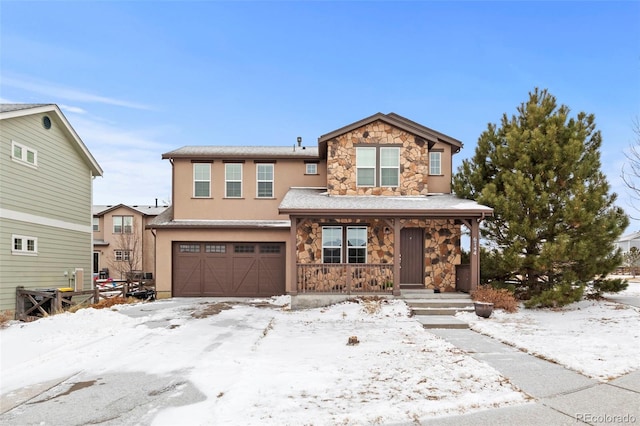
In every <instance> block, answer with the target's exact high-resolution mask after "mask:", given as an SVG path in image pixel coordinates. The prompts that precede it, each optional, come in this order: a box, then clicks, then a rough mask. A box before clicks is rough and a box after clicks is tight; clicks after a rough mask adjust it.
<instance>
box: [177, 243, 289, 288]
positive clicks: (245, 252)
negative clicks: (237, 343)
mask: <svg viewBox="0 0 640 426" xmlns="http://www.w3.org/2000/svg"><path fill="white" fill-rule="evenodd" d="M284 281H285V245H284V243H224V242H211V243H201V242H176V243H174V244H173V296H175V297H196V296H209V297H220V296H225V297H269V296H274V295H279V294H284V293H285V282H284Z"/></svg>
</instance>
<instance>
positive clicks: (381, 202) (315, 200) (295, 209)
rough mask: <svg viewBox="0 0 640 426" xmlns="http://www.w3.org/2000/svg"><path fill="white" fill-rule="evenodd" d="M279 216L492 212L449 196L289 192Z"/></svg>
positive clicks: (458, 215)
mask: <svg viewBox="0 0 640 426" xmlns="http://www.w3.org/2000/svg"><path fill="white" fill-rule="evenodd" d="M279 211H280V213H281V214H291V215H300V216H308V215H334V216H339V215H358V216H421V217H425V216H428V217H454V218H464V217H484V216H491V215H493V209H492V208H490V207H487V206H483V205H481V204H478V203H476V202H475V201H473V200H465V199H462V198H458V197H456V196H455V195H452V194H438V195H427V196H379V195H331V196H330V195H329V194H328V192H327V190H326V189H318V188H291V189H290V190H289V192H287V194H286V195H285V197H284V198H283V200H282V202H281V203H280V207H279Z"/></svg>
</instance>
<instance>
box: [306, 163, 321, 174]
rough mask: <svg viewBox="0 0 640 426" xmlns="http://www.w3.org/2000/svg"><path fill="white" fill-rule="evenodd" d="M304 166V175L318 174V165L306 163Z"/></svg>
mask: <svg viewBox="0 0 640 426" xmlns="http://www.w3.org/2000/svg"><path fill="white" fill-rule="evenodd" d="M305 166H306V170H305V174H307V175H317V174H318V163H307V164H305Z"/></svg>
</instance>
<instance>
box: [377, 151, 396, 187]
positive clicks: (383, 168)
mask: <svg viewBox="0 0 640 426" xmlns="http://www.w3.org/2000/svg"><path fill="white" fill-rule="evenodd" d="M399 182H400V148H380V186H398V185H399Z"/></svg>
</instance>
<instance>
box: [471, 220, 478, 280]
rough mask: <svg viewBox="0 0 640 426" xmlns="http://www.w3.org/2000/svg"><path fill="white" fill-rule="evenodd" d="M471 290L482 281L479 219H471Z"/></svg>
mask: <svg viewBox="0 0 640 426" xmlns="http://www.w3.org/2000/svg"><path fill="white" fill-rule="evenodd" d="M470 222H471V256H470V268H471V289H470V290H471V291H474V290H476V289H477V288H478V284H479V283H480V246H479V240H478V237H479V235H480V223H479V221H478V220H477V219H471V220H470Z"/></svg>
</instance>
